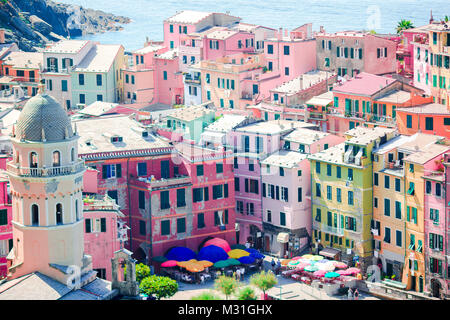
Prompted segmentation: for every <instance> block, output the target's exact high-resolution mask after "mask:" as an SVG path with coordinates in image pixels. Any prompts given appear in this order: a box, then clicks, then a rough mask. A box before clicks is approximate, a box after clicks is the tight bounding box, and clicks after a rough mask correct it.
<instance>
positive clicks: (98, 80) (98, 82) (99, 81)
mask: <svg viewBox="0 0 450 320" xmlns="http://www.w3.org/2000/svg"><path fill="white" fill-rule="evenodd" d="M131 78H133V76H132V77H131ZM96 80H97V86H101V85H102V75H101V74H97V76H96Z"/></svg>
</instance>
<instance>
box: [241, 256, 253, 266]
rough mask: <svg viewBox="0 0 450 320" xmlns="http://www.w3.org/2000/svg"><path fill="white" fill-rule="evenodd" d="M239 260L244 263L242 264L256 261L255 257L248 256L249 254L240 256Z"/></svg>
mask: <svg viewBox="0 0 450 320" xmlns="http://www.w3.org/2000/svg"><path fill="white" fill-rule="evenodd" d="M238 260H239V262H240V263H242V264H252V263H255V259H254V258H252V257H248V256H245V257H241V258H239V259H238Z"/></svg>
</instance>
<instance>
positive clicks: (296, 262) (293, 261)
mask: <svg viewBox="0 0 450 320" xmlns="http://www.w3.org/2000/svg"><path fill="white" fill-rule="evenodd" d="M299 263H300V261H299V260H291V261H289V263H288V264H287V265H288V267H289V266H296V265H298V264H299Z"/></svg>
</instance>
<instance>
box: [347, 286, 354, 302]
mask: <svg viewBox="0 0 450 320" xmlns="http://www.w3.org/2000/svg"><path fill="white" fill-rule="evenodd" d="M348 300H353V291H352V288H348Z"/></svg>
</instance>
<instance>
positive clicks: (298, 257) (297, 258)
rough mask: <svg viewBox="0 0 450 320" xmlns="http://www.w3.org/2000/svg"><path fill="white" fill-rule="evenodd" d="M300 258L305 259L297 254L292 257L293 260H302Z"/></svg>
mask: <svg viewBox="0 0 450 320" xmlns="http://www.w3.org/2000/svg"><path fill="white" fill-rule="evenodd" d="M300 259H304V258H303V257H300V256H296V257H293V258H292V260H300Z"/></svg>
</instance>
